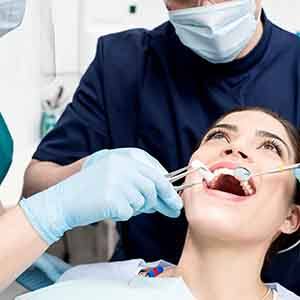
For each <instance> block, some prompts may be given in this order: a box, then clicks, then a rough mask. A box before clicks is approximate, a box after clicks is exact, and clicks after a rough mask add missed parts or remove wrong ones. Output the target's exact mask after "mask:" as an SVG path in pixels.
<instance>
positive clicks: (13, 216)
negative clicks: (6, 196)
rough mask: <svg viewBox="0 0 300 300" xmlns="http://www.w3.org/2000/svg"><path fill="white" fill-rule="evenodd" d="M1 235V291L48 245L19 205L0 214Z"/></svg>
mask: <svg viewBox="0 0 300 300" xmlns="http://www.w3.org/2000/svg"><path fill="white" fill-rule="evenodd" d="M0 235H1V239H0V293H1V291H2V290H3V289H5V288H6V287H7V286H8V285H9V284H10V283H11V282H13V281H14V280H15V279H16V278H17V277H18V276H19V275H20V274H21V273H22V272H23V271H24V270H26V269H27V268H28V267H29V266H30V265H31V264H32V263H33V262H34V261H35V260H36V259H37V258H38V257H39V256H40V255H41V254H42V253H43V252H44V251H45V250H46V249H47V247H48V246H47V244H46V243H45V242H44V241H43V240H42V239H41V238H40V236H39V235H38V233H37V232H36V231H35V230H34V229H33V227H32V226H31V224H30V223H29V222H28V221H27V219H26V217H25V215H24V214H23V211H22V209H21V208H20V207H18V206H17V207H15V208H12V209H10V210H9V211H7V212H5V213H4V214H3V215H1V216H0Z"/></svg>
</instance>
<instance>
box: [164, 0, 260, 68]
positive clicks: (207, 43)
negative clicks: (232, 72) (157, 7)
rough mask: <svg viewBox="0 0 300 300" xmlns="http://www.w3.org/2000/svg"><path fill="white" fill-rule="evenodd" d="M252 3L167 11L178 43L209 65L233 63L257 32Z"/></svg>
mask: <svg viewBox="0 0 300 300" xmlns="http://www.w3.org/2000/svg"><path fill="white" fill-rule="evenodd" d="M255 12H256V4H255V0H232V1H228V2H223V3H218V4H213V5H209V6H199V7H193V8H187V9H180V10H174V11H170V12H169V16H170V22H171V23H172V24H173V26H174V27H175V30H176V33H177V35H178V37H179V39H180V40H181V42H182V43H183V44H184V45H185V46H187V47H188V48H190V49H191V50H193V51H194V52H195V53H196V54H198V55H199V56H201V57H203V58H204V59H206V60H208V61H210V62H211V63H226V62H230V61H233V60H234V59H236V58H237V56H238V55H239V54H240V53H241V52H242V50H243V49H244V48H245V47H246V46H247V44H248V43H249V41H250V40H251V38H252V36H253V34H254V33H255V31H256V28H257V24H258V20H259V19H256V18H255Z"/></svg>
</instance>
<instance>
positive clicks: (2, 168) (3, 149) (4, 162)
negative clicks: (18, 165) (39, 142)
mask: <svg viewBox="0 0 300 300" xmlns="http://www.w3.org/2000/svg"><path fill="white" fill-rule="evenodd" d="M12 156H13V140H12V137H11V135H10V133H9V130H8V128H7V126H6V123H5V121H4V119H3V117H2V115H1V113H0V184H1V183H2V181H3V179H4V177H5V176H6V174H7V172H8V169H9V167H10V165H11V163H12Z"/></svg>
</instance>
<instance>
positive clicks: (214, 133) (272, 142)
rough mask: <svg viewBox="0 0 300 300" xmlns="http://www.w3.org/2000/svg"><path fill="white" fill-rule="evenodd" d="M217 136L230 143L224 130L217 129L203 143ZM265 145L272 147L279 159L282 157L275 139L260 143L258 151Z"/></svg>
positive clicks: (280, 149)
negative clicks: (219, 135)
mask: <svg viewBox="0 0 300 300" xmlns="http://www.w3.org/2000/svg"><path fill="white" fill-rule="evenodd" d="M218 134H221V135H222V137H221V138H225V139H226V141H227V142H228V143H229V142H230V138H229V136H228V134H227V132H226V131H224V130H221V129H218V130H215V131H213V132H211V133H209V134H208V135H207V137H206V138H205V142H207V141H209V140H211V139H213V138H215V137H216V136H217V135H218ZM266 145H272V146H273V147H274V148H275V150H276V152H277V154H278V155H279V156H280V157H282V148H281V146H280V144H279V143H278V142H277V141H276V140H275V139H272V140H265V141H264V142H263V143H262V145H261V146H259V147H258V149H260V148H262V147H264V146H266ZM271 151H273V150H271Z"/></svg>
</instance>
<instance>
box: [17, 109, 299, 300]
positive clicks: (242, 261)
mask: <svg viewBox="0 0 300 300" xmlns="http://www.w3.org/2000/svg"><path fill="white" fill-rule="evenodd" d="M299 143H300V136H299V134H298V132H297V131H296V129H294V128H293V127H292V125H290V124H289V123H288V122H287V121H285V120H282V119H280V118H279V117H277V116H276V115H275V114H272V113H270V112H268V111H264V110H262V109H260V108H247V109H241V110H236V111H233V112H230V113H228V114H226V115H224V116H223V117H221V118H220V119H219V120H218V121H217V122H216V123H215V124H214V125H213V126H212V128H211V129H210V130H209V131H208V132H207V134H206V135H205V136H204V138H203V140H202V142H201V144H200V146H199V148H198V149H197V151H196V152H195V153H194V154H193V156H192V158H191V161H192V160H200V161H202V162H204V163H205V164H206V165H207V166H209V167H210V169H211V170H212V171H214V172H215V173H217V174H219V176H217V177H216V179H215V180H214V181H213V182H211V183H210V184H209V185H208V184H207V183H206V182H205V181H203V180H202V178H201V177H200V174H198V172H193V173H192V174H190V175H189V176H188V177H187V178H186V183H193V182H201V184H198V185H195V186H194V187H192V188H189V189H186V190H185V191H184V192H183V193H182V199H183V201H184V206H185V214H186V217H187V220H188V223H189V227H188V233H187V236H186V242H185V246H184V249H183V251H182V255H181V258H180V261H179V263H178V265H177V266H172V265H168V264H167V263H164V262H163V268H158V269H157V268H156V269H154V270H150V273H149V269H148V270H146V271H145V272H141V273H140V274H139V275H137V272H136V270H137V268H138V267H137V266H136V268H133V269H132V271H130V272H131V275H130V274H129V275H128V274H127V277H126V276H124V278H125V277H126V279H123V280H122V276H121V274H119V277H118V276H116V278H118V280H115V281H114V280H112V279H113V278H107V279H109V280H76V281H67V282H62V283H59V284H55V285H54V286H52V287H50V288H47V289H44V290H40V291H37V292H34V293H31V294H27V295H25V296H23V297H20V299H72V300H77V299H94V298H95V299H153V298H154V297H155V299H181V300H182V299H198V300H202V299H205V300H233V299H238V300H241V299H242V300H271V299H274V300H275V299H278V300H281V299H282V300H283V299H284V300H287V299H289V300H292V299H295V300H296V299H298V300H299V299H300V298H299V297H297V296H296V295H295V294H293V293H291V292H289V291H288V290H286V289H285V288H283V287H282V286H280V285H279V284H276V283H274V284H265V283H263V282H262V280H261V270H262V268H263V265H264V263H266V261H267V260H268V259H269V258H270V257H271V256H272V255H276V253H277V252H278V251H279V250H281V249H284V248H288V247H289V246H291V245H292V244H293V243H294V242H295V241H297V239H299V238H300V235H299V224H300V206H299V205H300V194H299V189H298V187H297V185H298V184H297V182H296V179H295V177H294V175H293V174H292V172H283V173H278V174H273V175H268V176H264V177H254V178H253V179H252V180H250V181H249V182H240V181H238V180H237V179H236V178H234V177H233V176H231V175H225V174H228V173H230V171H228V169H233V168H234V167H236V166H243V167H246V168H248V169H249V170H251V171H252V172H253V173H256V172H260V171H264V170H268V169H271V168H274V167H277V166H280V165H287V164H292V163H295V162H300V144H299ZM277 255H278V254H277ZM126 263H127V264H128V266H129V262H124V263H119V265H116V264H114V263H112V266H113V265H114V266H117V267H116V268H115V269H116V270H119V272H120V273H121V272H122V271H121V270H122V268H121V265H122V264H123V265H126ZM130 263H131V265H132V264H133V263H136V261H134V262H133V261H131V262H130ZM137 265H140V262H139V261H138V263H137ZM108 266H109V265H108V264H106V265H102V267H103V268H104V269H103V270H106V271H107V269H105V268H107V267H108ZM99 268H101V265H99ZM139 270H140V269H139ZM162 270H163V272H162V273H160V274H159V275H158V276H156V277H155V278H150V277H145V274H148V275H149V274H152V275H153V276H154V275H156V274H158V273H159V272H160V271H162ZM106 271H104V273H105V272H106ZM151 272H152V273H151ZM100 273H101V272H100ZM82 274H83V273H81V275H80V277H81V279H82V278H83V277H82ZM130 276H131V277H130ZM100 277H101V276H100ZM108 277H109V276H108ZM70 278H71V277H70ZM101 278H103V276H102V277H101ZM73 279H75V278H73ZM95 279H96V277H95ZM171 297H172V298H171Z"/></svg>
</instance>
